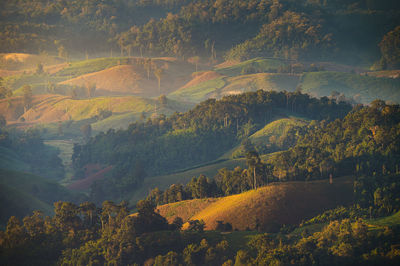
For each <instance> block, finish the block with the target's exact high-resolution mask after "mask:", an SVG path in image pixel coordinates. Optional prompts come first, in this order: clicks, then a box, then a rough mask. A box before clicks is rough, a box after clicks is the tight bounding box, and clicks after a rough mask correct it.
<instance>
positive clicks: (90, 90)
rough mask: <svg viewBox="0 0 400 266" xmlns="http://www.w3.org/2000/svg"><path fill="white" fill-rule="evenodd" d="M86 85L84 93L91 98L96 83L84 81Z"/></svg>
mask: <svg viewBox="0 0 400 266" xmlns="http://www.w3.org/2000/svg"><path fill="white" fill-rule="evenodd" d="M85 87H86V95H87V97H88V98H92V97H93V96H94V93H95V92H96V83H94V82H85Z"/></svg>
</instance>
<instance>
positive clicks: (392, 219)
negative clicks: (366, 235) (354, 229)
mask: <svg viewBox="0 0 400 266" xmlns="http://www.w3.org/2000/svg"><path fill="white" fill-rule="evenodd" d="M368 224H370V226H371V228H372V229H374V228H382V227H388V226H398V225H399V224H400V211H398V212H396V213H395V214H393V215H390V216H387V217H383V218H378V219H373V220H368Z"/></svg>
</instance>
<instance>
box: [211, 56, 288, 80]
mask: <svg viewBox="0 0 400 266" xmlns="http://www.w3.org/2000/svg"><path fill="white" fill-rule="evenodd" d="M285 65H286V63H285V61H283V60H281V59H275V58H254V59H250V60H247V61H244V62H240V63H237V64H233V65H231V66H226V67H224V66H217V67H216V68H215V71H217V72H218V73H220V74H222V75H226V76H231V77H232V76H238V75H241V74H245V73H246V71H255V72H271V71H276V70H277V69H278V68H279V67H282V66H285Z"/></svg>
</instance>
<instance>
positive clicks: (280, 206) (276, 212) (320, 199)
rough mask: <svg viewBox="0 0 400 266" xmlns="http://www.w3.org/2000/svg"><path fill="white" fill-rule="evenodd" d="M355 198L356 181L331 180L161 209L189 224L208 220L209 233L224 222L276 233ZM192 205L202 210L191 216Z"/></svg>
mask: <svg viewBox="0 0 400 266" xmlns="http://www.w3.org/2000/svg"><path fill="white" fill-rule="evenodd" d="M299 199H301V200H299ZM352 199H353V180H352V178H338V179H335V181H334V183H333V184H329V182H328V181H327V180H320V181H312V182H285V183H273V184H270V185H269V186H266V187H262V188H259V189H257V190H251V191H247V192H244V193H242V194H238V195H232V196H228V197H222V198H217V199H209V200H204V199H197V200H190V201H183V202H179V203H172V204H167V205H162V206H159V207H158V209H159V210H160V214H165V215H166V216H168V219H173V218H175V217H177V216H183V217H184V218H186V220H185V221H187V220H188V219H191V220H204V221H205V223H206V229H208V230H213V229H214V228H215V226H216V221H219V220H220V221H224V222H229V223H231V224H232V226H233V228H237V229H239V230H245V229H246V228H251V229H256V228H257V229H259V230H262V231H275V230H277V229H279V228H280V226H281V225H282V224H298V223H299V222H301V221H302V220H303V219H307V218H310V217H313V216H314V215H316V214H318V213H320V212H321V211H324V210H326V209H330V208H333V207H336V206H337V205H341V204H348V203H351V202H352ZM196 201H198V202H196ZM185 204H188V205H187V206H186V205H185ZM185 206H186V208H185ZM191 206H197V209H199V210H200V211H199V212H197V213H196V214H194V215H193V216H191V213H188V211H187V210H188V209H190V208H191ZM190 216H191V217H190ZM185 226H187V224H186V225H185Z"/></svg>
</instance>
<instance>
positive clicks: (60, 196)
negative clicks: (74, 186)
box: [0, 169, 85, 223]
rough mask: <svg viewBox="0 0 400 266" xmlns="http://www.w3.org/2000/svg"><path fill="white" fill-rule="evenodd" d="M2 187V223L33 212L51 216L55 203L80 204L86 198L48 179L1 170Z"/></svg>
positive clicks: (0, 182) (0, 180) (0, 204)
mask: <svg viewBox="0 0 400 266" xmlns="http://www.w3.org/2000/svg"><path fill="white" fill-rule="evenodd" d="M0 186H1V193H0V195H1V201H0V206H1V207H0V210H1V211H2V212H6V213H4V215H3V213H1V218H2V221H1V223H4V222H5V221H6V220H7V219H8V217H10V216H11V215H15V216H19V217H23V216H25V215H28V214H29V212H31V211H32V210H41V211H44V212H45V213H47V214H49V213H50V212H51V210H52V205H53V202H55V201H59V200H62V201H74V202H79V201H82V200H84V198H85V197H84V196H83V195H80V194H73V193H72V192H70V191H69V190H67V189H66V188H64V187H62V186H60V185H59V184H57V183H56V182H52V181H49V180H48V179H45V178H42V177H39V176H36V175H32V174H29V173H24V172H17V171H10V170H5V169H0ZM24 203H26V204H24ZM8 204H10V206H12V207H10V206H8ZM5 214H6V215H5Z"/></svg>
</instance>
